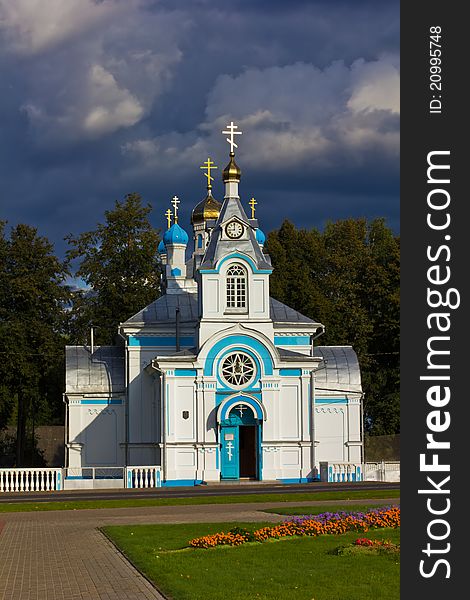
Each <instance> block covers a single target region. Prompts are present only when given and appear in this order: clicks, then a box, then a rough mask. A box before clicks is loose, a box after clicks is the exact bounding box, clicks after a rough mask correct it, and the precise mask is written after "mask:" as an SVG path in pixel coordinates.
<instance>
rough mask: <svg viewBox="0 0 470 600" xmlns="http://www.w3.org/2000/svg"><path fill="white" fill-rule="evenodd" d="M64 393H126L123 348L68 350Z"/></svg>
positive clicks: (71, 347) (66, 353) (75, 347)
mask: <svg viewBox="0 0 470 600" xmlns="http://www.w3.org/2000/svg"><path fill="white" fill-rule="evenodd" d="M65 367H66V369H65V370H66V375H65V393H66V394H72V393H78V394H119V393H124V391H125V382H124V347H123V346H97V347H95V348H94V351H93V354H91V350H90V347H89V346H66V347H65Z"/></svg>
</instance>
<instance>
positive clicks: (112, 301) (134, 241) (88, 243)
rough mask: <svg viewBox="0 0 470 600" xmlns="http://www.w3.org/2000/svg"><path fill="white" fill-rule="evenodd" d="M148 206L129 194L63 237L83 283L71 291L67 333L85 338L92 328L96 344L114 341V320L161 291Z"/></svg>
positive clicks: (122, 318)
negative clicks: (99, 218) (98, 219)
mask: <svg viewBox="0 0 470 600" xmlns="http://www.w3.org/2000/svg"><path fill="white" fill-rule="evenodd" d="M150 212H151V207H150V205H147V206H142V201H141V197H140V195H139V194H135V193H133V194H128V195H127V196H126V197H125V199H124V201H123V202H119V201H117V202H116V203H115V208H114V210H108V211H106V212H105V223H104V224H98V225H97V227H96V229H94V230H93V231H88V232H86V233H82V234H80V235H79V236H77V237H73V236H72V235H69V236H67V238H66V239H67V240H68V242H69V244H70V246H71V248H70V249H69V250H68V252H67V257H68V258H69V259H70V260H78V262H79V266H78V270H77V271H76V276H77V277H79V278H81V279H82V280H83V281H84V282H85V283H86V285H87V286H88V289H87V290H78V291H76V292H75V294H74V299H73V308H72V321H71V335H72V340H73V341H75V342H76V343H84V342H85V341H86V340H87V337H88V332H89V327H90V325H93V327H96V328H97V330H96V343H97V344H113V343H115V341H116V335H117V329H118V325H119V323H121V322H123V321H125V320H126V319H128V318H129V317H131V316H132V315H133V314H135V313H136V312H138V311H139V310H141V309H142V308H143V307H145V306H146V305H147V304H150V302H152V301H153V300H155V299H156V298H157V297H158V296H159V294H160V272H161V267H160V262H159V259H158V254H157V245H158V242H159V235H158V233H157V232H156V231H155V229H153V227H152V226H151V224H150V222H149V219H148V217H149V214H150Z"/></svg>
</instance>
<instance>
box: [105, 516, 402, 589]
mask: <svg viewBox="0 0 470 600" xmlns="http://www.w3.org/2000/svg"><path fill="white" fill-rule="evenodd" d="M235 525H238V526H242V527H246V528H247V529H255V528H258V527H261V526H263V525H264V524H262V523H257V524H253V523H223V524H221V523H198V524H189V525H188V524H181V525H136V526H124V527H120V526H110V527H106V528H104V531H105V533H106V535H108V536H109V537H110V538H111V539H112V540H113V541H114V543H115V544H116V545H117V546H118V547H119V548H120V549H121V550H122V551H123V553H124V554H125V555H126V556H127V557H128V558H129V559H130V560H131V562H133V563H134V564H135V565H136V566H137V568H138V569H139V570H140V571H141V572H143V573H144V574H145V575H146V576H147V577H148V578H149V579H150V580H151V581H153V582H154V583H155V585H156V586H157V587H158V588H159V589H160V590H161V591H162V592H163V593H165V594H167V595H168V596H169V597H170V598H172V599H173V600H222V599H224V600H227V598H230V600H247V599H252V598H255V599H260V600H376V599H377V598H380V600H398V599H399V597H400V590H399V576H400V575H399V567H400V565H399V559H398V558H397V557H396V556H384V555H367V554H365V555H364V554H361V555H347V556H335V555H333V554H330V553H329V552H330V551H332V550H334V549H335V548H337V547H338V546H342V545H346V544H348V543H351V542H353V541H354V540H355V539H357V538H358V537H364V536H367V537H369V538H371V539H388V540H390V541H392V542H394V543H399V535H400V533H399V530H398V529H376V530H372V531H370V532H368V533H367V534H358V533H355V532H349V533H346V534H343V535H337V536H335V535H323V536H319V537H305V538H284V539H282V540H276V541H268V542H264V543H262V544H259V543H251V544H244V545H242V546H238V547H228V546H220V547H217V548H211V549H208V550H202V549H191V548H187V545H188V542H189V540H190V539H192V538H193V537H199V536H202V535H206V534H210V533H215V532H217V531H228V530H229V529H230V528H231V527H234V526H235Z"/></svg>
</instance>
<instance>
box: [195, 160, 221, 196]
mask: <svg viewBox="0 0 470 600" xmlns="http://www.w3.org/2000/svg"><path fill="white" fill-rule="evenodd" d="M199 168H200V169H207V173H204V175H205V176H206V177H207V189H208V190H211V189H212V184H211V181H214V178H213V177H211V169H217V168H218V167H216V166H215V164H214V162H213V161H212V160H211V159H210V157H209V158H208V159H207V160H206V162H205V163H203V165H202V167H199Z"/></svg>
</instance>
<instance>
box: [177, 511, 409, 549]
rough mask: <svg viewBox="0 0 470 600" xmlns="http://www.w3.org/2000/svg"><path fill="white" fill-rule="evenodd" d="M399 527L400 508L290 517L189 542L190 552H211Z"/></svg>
mask: <svg viewBox="0 0 470 600" xmlns="http://www.w3.org/2000/svg"><path fill="white" fill-rule="evenodd" d="M399 526H400V508H399V507H398V506H388V507H383V508H378V509H373V510H370V511H368V512H365V513H364V512H345V511H341V512H336V513H330V512H326V513H321V514H319V515H309V516H302V517H291V518H290V519H289V520H287V521H284V522H283V523H280V524H279V525H273V526H271V527H262V528H261V529H257V530H255V531H248V530H245V529H242V528H239V527H237V528H235V529H232V530H230V531H229V532H227V533H224V532H221V533H215V534H213V535H205V536H203V537H199V538H194V539H192V540H191V541H190V542H189V545H190V546H191V547H192V548H213V547H215V546H240V545H241V544H244V543H246V542H251V541H255V542H264V541H266V540H269V539H279V538H283V537H289V536H305V535H310V536H316V535H324V534H333V535H335V534H336V535H338V534H341V533H346V532H347V531H358V532H367V531H369V529H378V528H382V527H392V528H394V527H399Z"/></svg>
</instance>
